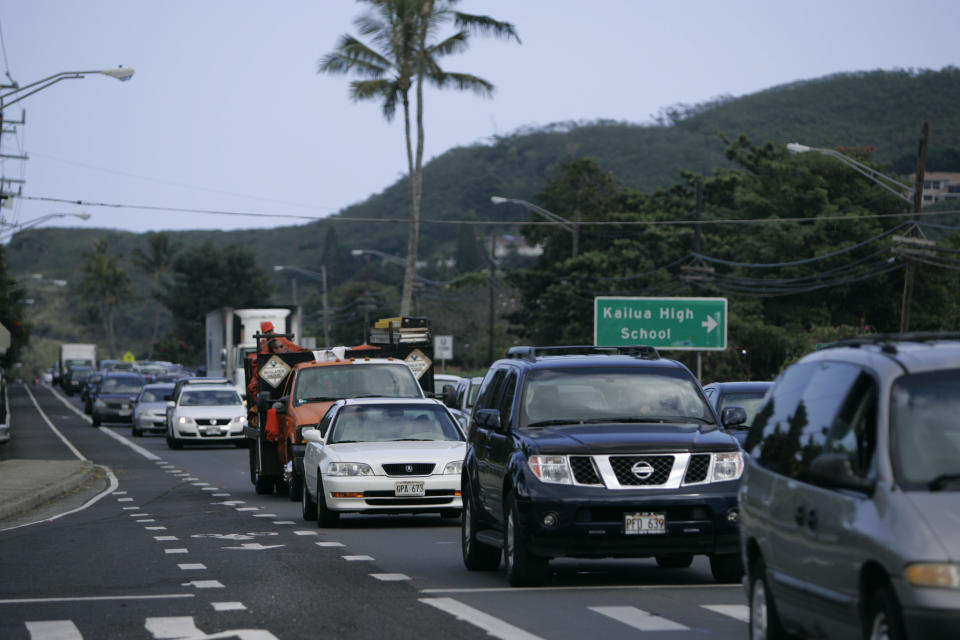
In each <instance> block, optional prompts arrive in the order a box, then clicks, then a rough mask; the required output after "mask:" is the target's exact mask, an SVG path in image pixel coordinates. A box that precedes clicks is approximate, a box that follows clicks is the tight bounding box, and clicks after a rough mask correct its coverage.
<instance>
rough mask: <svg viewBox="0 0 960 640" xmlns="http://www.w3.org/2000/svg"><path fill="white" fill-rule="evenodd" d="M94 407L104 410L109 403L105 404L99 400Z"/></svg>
mask: <svg viewBox="0 0 960 640" xmlns="http://www.w3.org/2000/svg"><path fill="white" fill-rule="evenodd" d="M93 406H95V407H97V408H98V409H103V408H104V407H106V406H107V403H106V402H104V401H103V400H97V401H96V402H94V403H93Z"/></svg>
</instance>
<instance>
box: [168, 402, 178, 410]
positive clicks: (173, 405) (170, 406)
mask: <svg viewBox="0 0 960 640" xmlns="http://www.w3.org/2000/svg"><path fill="white" fill-rule="evenodd" d="M175 406H177V403H176V402H174V401H173V400H167V407H169V408H170V409H173V408H174V407H175Z"/></svg>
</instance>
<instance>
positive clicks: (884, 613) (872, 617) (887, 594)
mask: <svg viewBox="0 0 960 640" xmlns="http://www.w3.org/2000/svg"><path fill="white" fill-rule="evenodd" d="M863 637H864V638H867V640H880V638H889V639H890V640H903V639H904V638H906V632H905V631H904V628H903V616H902V615H901V614H900V605H899V604H898V603H897V597H896V596H895V595H894V594H893V591H891V590H890V587H880V588H879V589H877V590H876V591H874V592H873V593H872V594H871V595H870V600H869V601H868V605H867V617H866V619H865V620H864V630H863Z"/></svg>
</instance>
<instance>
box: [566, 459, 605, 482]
mask: <svg viewBox="0 0 960 640" xmlns="http://www.w3.org/2000/svg"><path fill="white" fill-rule="evenodd" d="M570 466H571V467H572V468H573V478H574V480H576V481H577V484H603V483H602V482H600V476H599V475H598V474H597V469H596V467H594V466H593V459H592V458H590V457H589V456H570Z"/></svg>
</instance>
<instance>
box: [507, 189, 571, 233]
mask: <svg viewBox="0 0 960 640" xmlns="http://www.w3.org/2000/svg"><path fill="white" fill-rule="evenodd" d="M490 202H492V203H493V204H503V203H504V202H511V203H513V204H518V205H520V206H521V207H524V208H526V209H529V210H530V211H533V212H534V213H537V214H539V215H540V216H542V217H544V218H546V219H547V220H549V221H550V222H553V223H555V224H557V225H558V226H560V227H561V228H563V229H564V230H565V231H569V232H570V233H573V232H574V226H573V223H572V222H571V221H570V220H567V219H566V218H564V217H563V216H560V215H557V214H556V213H554V212H552V211H547V210H546V209H544V208H543V207H539V206H537V205H535V204H533V203H532V202H527V201H526V200H520V199H518V198H504V197H502V196H491V197H490Z"/></svg>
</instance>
